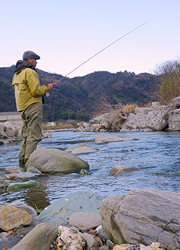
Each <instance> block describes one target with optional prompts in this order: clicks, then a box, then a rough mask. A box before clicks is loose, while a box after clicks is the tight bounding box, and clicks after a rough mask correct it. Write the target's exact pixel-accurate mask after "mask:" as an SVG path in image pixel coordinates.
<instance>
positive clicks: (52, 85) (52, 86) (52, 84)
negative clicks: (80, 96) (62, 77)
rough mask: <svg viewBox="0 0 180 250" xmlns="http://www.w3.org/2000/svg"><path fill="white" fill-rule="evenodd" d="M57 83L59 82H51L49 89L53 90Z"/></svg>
mask: <svg viewBox="0 0 180 250" xmlns="http://www.w3.org/2000/svg"><path fill="white" fill-rule="evenodd" d="M56 84H57V83H49V84H48V87H49V90H52V89H53V88H54V87H55V86H56Z"/></svg>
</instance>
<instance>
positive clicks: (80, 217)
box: [69, 212, 101, 231]
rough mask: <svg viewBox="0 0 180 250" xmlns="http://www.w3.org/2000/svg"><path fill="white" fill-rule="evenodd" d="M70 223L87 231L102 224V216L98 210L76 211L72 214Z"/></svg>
mask: <svg viewBox="0 0 180 250" xmlns="http://www.w3.org/2000/svg"><path fill="white" fill-rule="evenodd" d="M69 224H70V225H71V226H75V227H77V228H79V229H80V230H81V231H86V230H89V229H91V228H96V227H98V226H99V225H101V216H100V214H99V213H96V212H76V213H73V214H72V215H71V216H70V218H69Z"/></svg>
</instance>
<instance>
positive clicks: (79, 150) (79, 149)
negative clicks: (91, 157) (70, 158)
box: [65, 143, 97, 155]
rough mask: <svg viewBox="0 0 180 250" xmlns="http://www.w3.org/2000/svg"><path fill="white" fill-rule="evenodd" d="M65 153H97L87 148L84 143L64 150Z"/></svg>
mask: <svg viewBox="0 0 180 250" xmlns="http://www.w3.org/2000/svg"><path fill="white" fill-rule="evenodd" d="M65 152H68V153H72V154H75V155H76V154H87V153H93V152H97V150H96V149H94V148H91V147H89V146H88V145H86V144H85V143H80V144H78V145H75V146H72V147H70V148H68V149H66V150H65Z"/></svg>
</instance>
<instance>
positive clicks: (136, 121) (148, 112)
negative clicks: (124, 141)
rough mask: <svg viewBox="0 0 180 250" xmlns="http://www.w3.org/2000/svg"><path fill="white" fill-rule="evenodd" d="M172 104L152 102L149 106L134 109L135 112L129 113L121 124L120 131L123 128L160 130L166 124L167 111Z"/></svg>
mask: <svg viewBox="0 0 180 250" xmlns="http://www.w3.org/2000/svg"><path fill="white" fill-rule="evenodd" d="M172 106H173V104H169V105H167V106H163V105H159V103H158V102H157V103H154V104H153V105H152V107H150V108H139V107H136V108H135V109H134V111H135V114H133V113H130V114H129V116H128V118H127V119H126V121H125V122H124V123H123V124H122V125H121V130H120V131H121V132H122V131H124V130H139V131H144V129H147V128H148V129H151V130H152V131H161V130H163V129H164V128H165V127H166V126H167V124H168V111H169V110H170V109H171V108H172Z"/></svg>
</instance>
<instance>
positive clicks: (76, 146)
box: [65, 143, 87, 153]
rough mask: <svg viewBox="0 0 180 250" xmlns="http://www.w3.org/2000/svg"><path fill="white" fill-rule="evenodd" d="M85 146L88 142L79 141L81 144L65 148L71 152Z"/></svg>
mask: <svg viewBox="0 0 180 250" xmlns="http://www.w3.org/2000/svg"><path fill="white" fill-rule="evenodd" d="M84 146H87V144H86V143H79V144H77V145H74V146H72V147H69V148H67V149H66V150H65V152H68V153H71V152H72V151H73V150H74V149H76V148H80V147H84Z"/></svg>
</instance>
